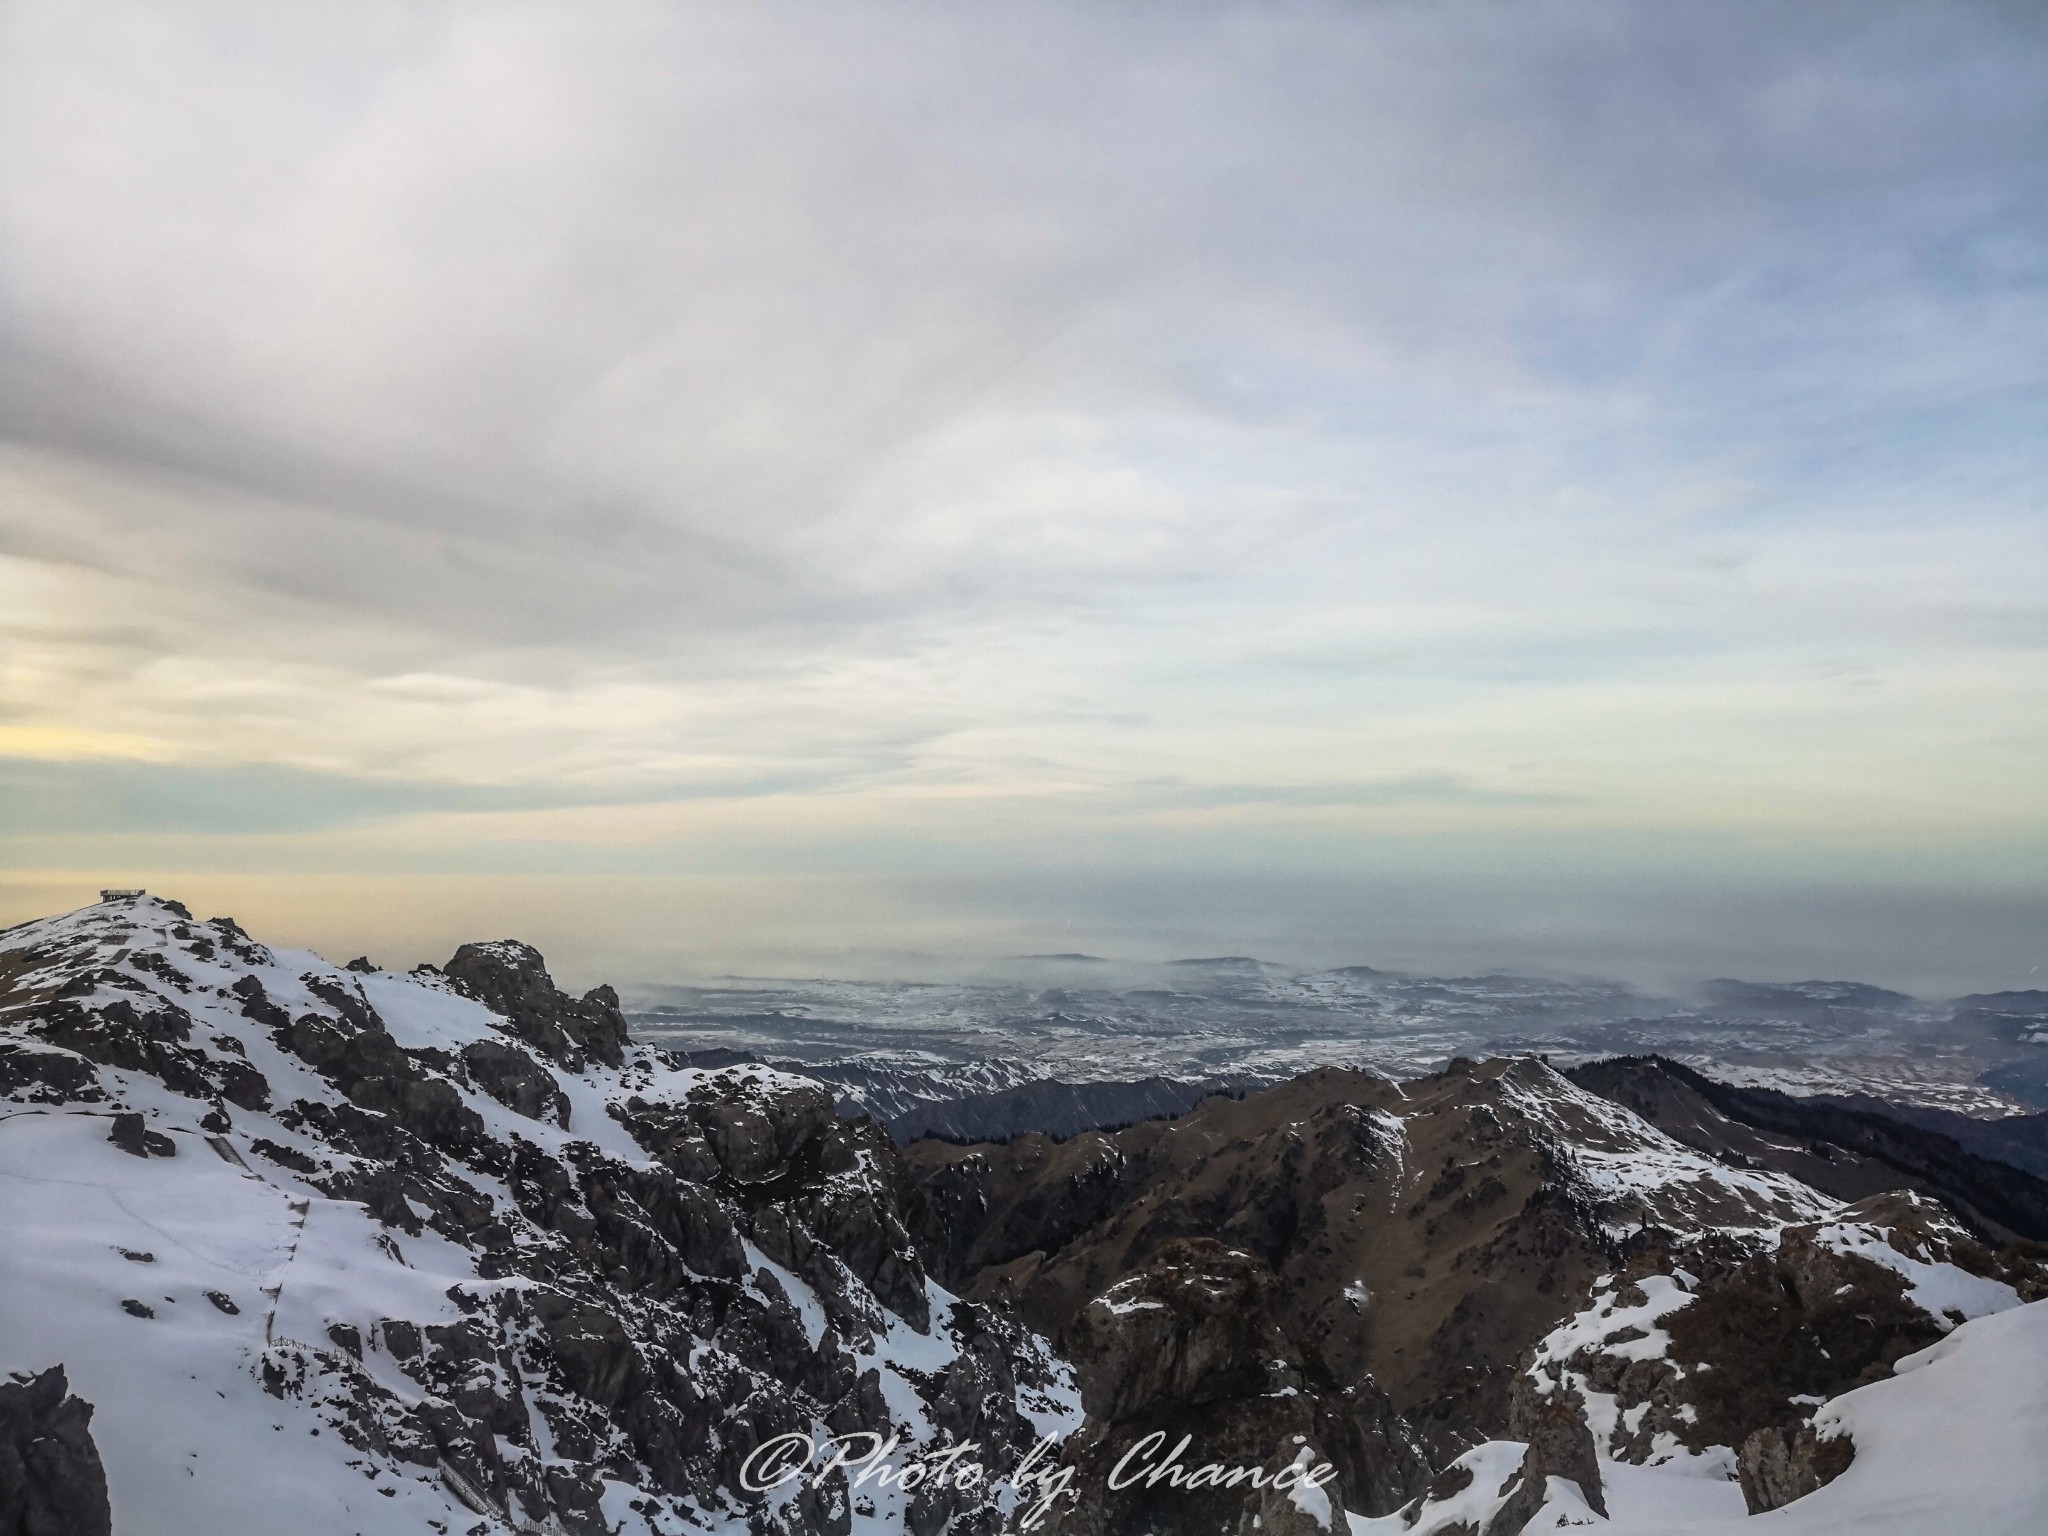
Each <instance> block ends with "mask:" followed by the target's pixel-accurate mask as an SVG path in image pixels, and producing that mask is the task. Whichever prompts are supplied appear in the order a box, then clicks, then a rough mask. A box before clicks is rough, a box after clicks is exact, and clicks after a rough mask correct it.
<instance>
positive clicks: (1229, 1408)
mask: <svg viewBox="0 0 2048 1536" xmlns="http://www.w3.org/2000/svg"><path fill="white" fill-rule="evenodd" d="M1281 1317H1282V1308H1281V1307H1280V1305H1279V1295H1278V1281H1277V1279H1276V1277H1275V1276H1274V1274H1273V1272H1272V1271H1271V1270H1270V1269H1269V1268H1268V1267H1267V1266H1266V1265H1265V1264H1264V1263H1263V1262H1262V1261H1261V1260H1259V1259H1258V1258H1256V1257H1254V1256H1253V1255H1251V1254H1249V1253H1245V1252H1243V1251H1241V1250H1237V1249H1232V1248H1228V1247H1226V1246H1224V1245H1223V1244H1221V1243H1218V1242H1216V1241H1214V1240H1212V1239H1205V1238H1183V1239H1178V1240H1176V1241H1174V1242H1170V1243H1168V1244H1166V1245H1165V1246H1164V1247H1163V1248H1162V1249H1161V1250H1160V1252H1159V1253H1158V1255H1157V1256H1156V1257H1155V1258H1154V1259H1153V1261H1152V1262H1151V1263H1150V1264H1148V1265H1147V1266H1146V1267H1145V1268H1144V1269H1142V1270H1140V1271H1138V1272H1137V1273H1136V1274H1133V1275H1129V1276H1126V1277H1125V1278H1124V1279H1122V1280H1120V1281H1118V1282H1117V1283H1116V1284H1115V1285H1113V1286H1111V1287H1110V1288H1109V1289H1108V1290H1107V1291H1105V1292H1104V1293H1103V1294H1102V1295H1101V1296H1099V1297H1097V1298H1096V1299H1095V1300H1094V1301H1092V1302H1090V1303H1089V1304H1088V1306H1086V1307H1084V1308H1083V1309H1082V1311H1081V1314H1080V1316H1079V1317H1078V1318H1077V1319H1076V1320H1075V1323H1074V1326H1073V1328H1072V1329H1071V1331H1070V1335H1069V1337H1070V1341H1071V1347H1072V1350H1073V1353H1074V1359H1075V1363H1076V1366H1077V1369H1078V1371H1079V1374H1080V1382H1081V1399H1082V1404H1083V1406H1084V1408H1085V1409H1086V1410H1087V1419H1086V1422H1085V1424H1084V1427H1083V1428H1082V1430H1081V1431H1080V1433H1079V1434H1077V1435H1075V1436H1074V1437H1073V1438H1072V1439H1070V1440H1069V1441H1068V1442H1067V1446H1066V1456H1065V1460H1066V1464H1067V1465H1068V1466H1070V1467H1072V1468H1073V1469H1074V1470H1075V1472H1076V1474H1077V1475H1076V1479H1075V1482H1076V1485H1077V1486H1079V1487H1083V1488H1087V1489H1089V1490H1091V1492H1090V1494H1089V1496H1088V1497H1087V1498H1085V1499H1083V1500H1081V1501H1079V1502H1077V1503H1075V1504H1073V1505H1072V1506H1069V1507H1065V1508H1062V1509H1061V1510H1059V1511H1058V1512H1057V1514H1056V1518H1055V1519H1054V1520H1053V1521H1052V1522H1050V1523H1049V1524H1048V1526H1047V1530H1048V1531H1049V1532H1056V1533H1062V1536H1125V1533H1137V1532H1149V1531H1160V1532H1167V1531H1173V1532H1179V1531H1209V1530H1232V1529H1237V1528H1240V1527H1243V1528H1247V1529H1250V1528H1257V1529H1260V1530H1270V1529H1279V1528H1284V1527H1285V1525H1286V1524H1287V1523H1289V1522H1293V1523H1295V1524H1299V1523H1300V1522H1301V1521H1302V1520H1303V1519H1305V1518H1306V1515H1305V1514H1304V1506H1303V1500H1302V1499H1297V1498H1294V1497H1290V1496H1289V1490H1287V1489H1284V1488H1283V1489H1275V1488H1272V1487H1271V1486H1270V1484H1268V1485H1266V1486H1261V1485H1260V1480H1254V1479H1251V1478H1247V1477H1246V1476H1245V1475H1244V1472H1245V1470H1247V1469H1249V1470H1251V1471H1254V1472H1258V1473H1261V1474H1263V1475H1264V1476H1265V1477H1270V1476H1272V1475H1276V1474H1278V1473H1279V1472H1280V1471H1281V1469H1283V1468H1287V1467H1290V1466H1291V1465H1293V1464H1294V1463H1296V1462H1297V1461H1301V1462H1304V1464H1305V1465H1309V1466H1320V1465H1328V1466H1329V1467H1331V1468H1333V1469H1334V1478H1333V1480H1331V1481H1330V1482H1328V1483H1327V1484H1326V1485H1325V1490H1326V1491H1325V1492H1324V1493H1323V1498H1324V1500H1325V1504H1324V1509H1325V1512H1326V1513H1327V1512H1328V1511H1333V1510H1338V1509H1355V1510H1370V1511H1373V1512H1375V1513H1377V1512H1381V1511H1385V1510H1390V1509H1393V1508H1395V1507H1396V1506H1398V1505H1399V1504H1401V1503H1403V1502H1404V1501H1405V1500H1406V1499H1407V1498H1408V1497H1409V1496H1410V1495H1411V1494H1412V1493H1414V1492H1415V1491H1416V1490H1418V1489H1420V1488H1421V1487H1423V1486H1425V1485H1426V1484H1427V1483H1428V1480H1429V1469H1428V1465H1427V1463H1426V1461H1425V1460H1424V1458H1423V1456H1422V1453H1421V1451H1420V1449H1419V1447H1417V1446H1416V1445H1415V1444H1414V1443H1413V1441H1412V1440H1411V1439H1410V1438H1409V1436H1408V1434H1407V1430H1406V1427H1405V1426H1404V1425H1403V1424H1402V1423H1401V1421H1400V1419H1399V1416H1398V1415H1396V1414H1395V1413H1393V1411H1392V1410H1391V1408H1390V1407H1389V1405H1388V1404H1387V1402H1386V1399H1385V1397H1384V1396H1383V1395H1382V1394H1380V1393H1379V1392H1378V1391H1377V1390H1376V1389H1374V1388H1373V1387H1372V1386H1371V1384H1370V1383H1361V1384H1358V1385H1357V1386H1355V1387H1352V1388H1350V1389H1348V1390H1347V1389H1346V1388H1344V1387H1342V1386H1340V1385H1339V1384H1338V1383H1337V1382H1336V1380H1335V1379H1334V1378H1333V1377H1332V1376H1331V1375H1330V1372H1329V1369H1328V1367H1327V1365H1326V1364H1325V1363H1324V1362H1323V1361H1322V1359H1321V1358H1320V1357H1319V1356H1318V1354H1317V1353H1316V1351H1315V1349H1314V1347H1313V1345H1311V1344H1308V1343H1307V1342H1306V1341H1304V1340H1302V1339H1299V1338H1297V1337H1295V1336H1294V1335H1292V1334H1291V1333H1290V1332H1289V1331H1288V1330H1287V1328H1286V1326H1285V1325H1284V1324H1283V1322H1282V1321H1281ZM1177 1448H1178V1449H1179V1450H1180V1454H1179V1455H1178V1456H1176V1454H1175V1452H1176V1449H1177ZM1175 1465H1178V1466H1179V1467H1180V1468H1181V1470H1182V1476H1181V1477H1178V1478H1176V1477H1174V1476H1173V1475H1172V1474H1171V1472H1170V1471H1169V1472H1167V1473H1165V1474H1164V1475H1159V1469H1161V1468H1170V1467H1172V1466H1175ZM1204 1466H1211V1467H1217V1468H1222V1469H1224V1480H1222V1481H1219V1480H1217V1479H1216V1478H1215V1477H1214V1476H1211V1475H1204V1474H1203V1473H1202V1470H1201V1469H1202V1468H1203V1467H1204ZM1120 1467H1121V1470H1122V1471H1123V1472H1124V1473H1127V1474H1129V1476H1128V1477H1119V1476H1117V1475H1115V1474H1117V1473H1118V1472H1119V1470H1120ZM1232 1469H1236V1470H1234V1471H1233V1470H1232ZM1140 1471H1143V1472H1144V1474H1145V1475H1144V1476H1143V1477H1142V1478H1140V1477H1138V1476H1137V1475H1136V1474H1137V1473H1138V1472H1140ZM1118 1482H1125V1483H1126V1484H1127V1485H1126V1486H1124V1487H1121V1488H1119V1487H1117V1486H1116V1484H1117V1483H1118ZM1276 1521H1277V1522H1279V1524H1278V1525H1276V1524H1275V1523H1274V1522H1276ZM1318 1528H1319V1529H1323V1528H1327V1522H1326V1523H1325V1524H1324V1525H1323V1526H1319V1527H1318Z"/></svg>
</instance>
